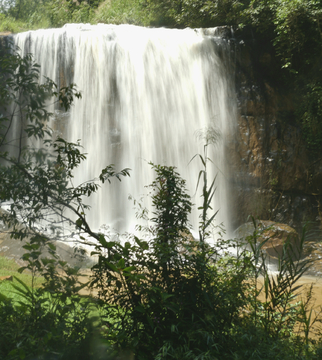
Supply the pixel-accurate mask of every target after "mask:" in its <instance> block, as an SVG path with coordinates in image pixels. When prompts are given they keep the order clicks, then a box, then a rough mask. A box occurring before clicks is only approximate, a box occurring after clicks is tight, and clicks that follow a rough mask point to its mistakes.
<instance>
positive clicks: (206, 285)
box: [92, 165, 249, 359]
mask: <svg viewBox="0 0 322 360" xmlns="http://www.w3.org/2000/svg"><path fill="white" fill-rule="evenodd" d="M152 166H153V168H154V170H155V171H156V180H155V181H154V182H153V183H152V184H151V188H152V190H153V192H152V195H151V197H152V203H153V206H154V210H153V217H152V218H151V219H150V222H151V224H153V225H152V226H149V227H147V228H146V229H145V232H143V234H142V236H143V239H140V238H139V237H137V236H130V239H129V241H127V242H125V243H124V245H122V244H120V243H118V242H115V241H107V240H106V239H105V238H104V236H103V235H102V237H101V240H100V245H99V246H97V252H95V253H96V254H98V255H99V262H98V264H97V265H96V266H94V268H93V270H94V277H93V281H92V286H94V287H96V288H98V290H99V295H100V297H101V299H102V300H103V301H104V303H105V306H106V308H107V311H108V312H109V313H110V318H113V319H114V320H113V321H112V322H111V333H110V337H109V339H110V340H112V341H114V342H115V344H116V346H120V347H122V348H130V349H133V351H134V352H135V354H136V357H137V358H138V359H152V358H155V359H161V358H162V359H163V358H175V359H183V358H184V359H197V358H205V359H214V358H215V357H216V356H219V354H223V353H224V352H225V351H226V350H225V347H226V346H228V343H229V338H227V339H226V340H227V341H226V340H223V337H224V336H225V334H227V333H228V332H229V328H230V327H231V326H234V325H236V324H237V323H238V322H239V314H240V311H241V310H242V309H243V308H244V306H246V302H245V300H246V295H245V293H246V289H247V287H248V286H247V284H246V283H245V282H244V280H245V278H246V276H247V271H248V266H249V264H247V263H248V261H249V259H248V258H242V257H237V258H231V257H228V258H227V259H226V258H220V257H219V254H218V252H219V250H221V251H224V249H225V248H226V247H227V244H226V243H225V242H223V241H222V242H221V245H218V246H217V247H216V248H215V247H213V246H211V245H209V244H207V243H206V242H205V239H201V241H196V240H194V239H193V238H192V236H191V235H190V233H189V224H188V215H189V213H190V211H191V206H192V205H191V202H190V199H189V196H188V195H187V194H186V191H185V181H184V180H182V179H181V178H180V176H179V174H178V173H176V172H175V169H174V168H173V167H166V166H155V165H152ZM200 234H201V235H202V234H204V231H203V230H201V232H200Z"/></svg>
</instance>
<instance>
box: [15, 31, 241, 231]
mask: <svg viewBox="0 0 322 360" xmlns="http://www.w3.org/2000/svg"><path fill="white" fill-rule="evenodd" d="M15 44H16V45H18V47H19V48H20V51H21V53H22V54H26V53H32V54H33V56H34V59H35V61H36V62H37V63H38V64H39V65H40V66H41V68H40V71H41V76H47V77H49V78H51V79H53V80H54V81H55V82H56V83H57V84H58V85H59V86H65V85H66V84H70V83H71V82H73V83H76V84H77V88H78V89H79V90H80V91H81V92H82V99H81V100H76V101H75V105H74V106H73V108H72V110H71V112H70V113H69V114H68V116H64V117H60V118H59V120H58V118H56V119H53V123H52V124H51V126H52V127H53V128H55V129H57V131H59V132H61V135H62V136H63V137H65V138H66V139H67V140H69V141H73V142H76V141H77V140H78V139H80V140H81V143H82V145H83V147H84V152H85V153H87V160H86V161H85V163H84V164H83V166H82V167H81V168H80V169H78V171H77V172H76V174H75V179H74V184H75V185H77V184H79V183H82V182H84V181H86V180H88V179H92V178H94V177H95V176H98V174H99V173H100V170H101V169H102V168H103V167H105V166H106V165H108V164H115V166H116V169H121V168H124V167H128V168H130V169H131V177H130V178H124V179H123V180H122V182H121V183H118V182H117V181H115V182H113V183H112V184H104V185H103V186H102V188H101V189H100V191H99V193H98V194H97V195H95V196H94V197H92V198H91V199H85V202H86V203H88V204H89V205H91V211H90V213H89V214H88V220H89V223H90V224H91V226H92V227H93V228H98V227H100V226H101V225H103V224H107V225H110V226H111V227H112V228H114V229H116V230H118V231H121V230H129V231H131V230H133V226H134V224H136V223H137V220H136V219H135V210H134V209H133V207H134V206H133V202H131V201H129V200H128V196H129V195H131V196H132V197H133V198H135V199H137V200H139V199H141V198H142V197H143V198H145V196H144V195H145V194H146V193H148V191H149V190H148V188H146V187H145V186H146V185H148V184H150V183H151V182H152V181H153V179H154V173H153V171H152V170H151V166H150V165H149V164H148V163H149V162H150V161H151V162H153V163H155V164H161V165H171V166H176V167H177V171H178V172H179V173H180V174H181V176H182V177H183V178H184V179H185V180H186V181H187V188H188V190H189V192H190V194H191V196H192V201H193V203H195V204H197V206H198V205H200V201H201V200H200V194H198V195H196V194H195V189H196V184H197V180H198V174H199V171H200V170H201V168H202V166H201V163H200V161H198V159H197V158H195V159H194V160H193V161H191V162H190V160H191V159H192V158H193V157H194V156H195V155H196V154H202V153H203V146H204V144H205V142H204V141H202V140H200V139H199V140H198V138H197V136H196V134H197V133H198V132H200V131H201V130H205V129H207V128H209V127H213V128H215V129H216V131H218V132H219V133H220V140H219V141H218V142H217V144H216V146H213V147H211V149H212V150H211V152H210V153H209V154H208V155H209V157H210V158H211V159H212V161H213V164H211V166H210V164H209V166H210V168H211V169H210V171H209V181H210V179H211V178H212V177H214V176H216V175H217V179H216V186H217V191H216V198H215V199H214V204H213V209H214V210H219V212H218V215H217V223H221V222H223V223H224V225H225V227H226V228H227V230H228V231H229V224H230V213H231V210H230V209H229V206H228V203H229V201H228V199H229V188H228V178H229V169H228V168H227V166H226V164H227V160H226V159H225V149H226V139H227V138H228V137H229V134H230V133H231V132H232V131H233V129H234V126H235V106H236V105H235V100H234V96H233V94H234V91H233V87H232V85H233V84H232V81H231V74H230V73H229V66H228V65H229V61H228V60H229V44H228V43H227V41H226V42H225V41H224V40H223V39H221V38H220V36H217V35H216V30H215V29H208V30H207V31H206V30H201V29H200V30H193V29H185V30H178V29H171V30H170V29H164V28H159V29H153V28H143V27H136V26H132V25H118V26H116V25H102V24H100V25H95V26H92V25H80V24H77V25H76V24H68V25H65V26H64V27H63V28H61V29H49V30H37V31H29V32H26V33H21V34H17V35H16V36H15ZM65 115H66V114H65ZM143 204H147V203H144V201H143ZM147 206H148V205H147ZM191 222H192V224H193V227H194V228H196V227H197V225H198V214H197V211H194V213H193V214H192V218H191Z"/></svg>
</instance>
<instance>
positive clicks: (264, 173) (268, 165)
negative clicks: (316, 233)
mask: <svg viewBox="0 0 322 360" xmlns="http://www.w3.org/2000/svg"><path fill="white" fill-rule="evenodd" d="M236 42H237V44H236V62H235V66H236V68H235V74H236V92H237V101H238V125H237V128H236V133H235V137H234V140H233V141H232V142H231V144H230V147H229V161H230V162H231V168H232V176H231V181H232V182H233V184H234V186H233V188H234V190H233V196H232V201H233V202H234V208H235V209H238V211H236V214H235V219H236V223H235V224H234V225H235V226H236V227H237V226H238V225H240V224H241V223H243V222H245V221H246V218H245V217H246V216H247V215H253V216H255V217H256V218H260V219H265V220H273V221H277V222H282V223H286V224H288V225H291V226H293V227H295V228H299V227H300V226H301V224H302V223H303V222H305V221H315V222H316V224H317V225H318V226H321V221H322V159H321V158H320V159H319V160H318V159H314V158H311V157H310V156H309V154H308V152H307V151H306V147H305V144H304V142H303V140H302V137H301V133H300V129H299V127H298V126H297V124H296V123H295V120H294V116H293V114H294V104H295V101H298V100H297V99H296V94H295V93H294V92H293V91H291V90H283V89H282V87H281V86H280V84H279V81H278V79H276V72H274V69H275V68H276V64H275V63H274V58H273V56H272V55H271V53H270V51H269V50H267V48H265V47H264V46H263V47H261V46H260V44H257V45H256V44H250V45H247V43H246V45H245V43H244V42H243V41H240V39H239V41H236ZM271 74H275V75H271ZM273 76H275V78H274V77H273Z"/></svg>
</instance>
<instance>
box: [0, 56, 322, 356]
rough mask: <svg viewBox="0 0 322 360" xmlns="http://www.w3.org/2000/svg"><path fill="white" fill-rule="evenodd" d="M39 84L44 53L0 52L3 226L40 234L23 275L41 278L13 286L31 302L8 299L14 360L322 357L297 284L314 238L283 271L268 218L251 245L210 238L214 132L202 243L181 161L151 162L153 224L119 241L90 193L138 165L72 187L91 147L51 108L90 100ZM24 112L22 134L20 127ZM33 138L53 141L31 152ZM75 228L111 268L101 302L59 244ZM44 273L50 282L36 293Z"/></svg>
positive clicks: (5, 321) (3, 309) (31, 238)
mask: <svg viewBox="0 0 322 360" xmlns="http://www.w3.org/2000/svg"><path fill="white" fill-rule="evenodd" d="M38 77H39V71H38V65H37V64H35V63H34V62H33V60H32V57H31V56H26V57H24V58H22V57H20V56H19V55H18V54H16V53H9V52H4V53H3V54H2V56H1V57H0V80H1V81H0V109H1V116H0V178H1V182H0V204H1V205H2V204H4V203H5V204H7V205H8V210H7V211H6V212H5V211H3V212H1V213H0V220H1V222H2V223H3V225H4V226H5V227H6V228H8V229H10V232H11V237H12V241H20V240H21V239H26V240H27V242H26V245H24V249H25V250H26V253H25V254H24V256H23V260H24V262H25V265H24V266H23V267H21V268H20V269H19V270H18V271H19V272H21V273H23V272H25V271H28V273H29V274H31V276H32V282H31V284H29V285H28V284H26V283H25V282H24V281H23V280H21V279H16V280H15V281H14V282H13V284H12V286H13V289H14V290H15V291H16V292H17V293H18V294H19V295H20V299H19V300H15V299H10V298H9V297H8V296H6V293H5V292H4V293H1V292H0V323H1V327H0V358H1V359H4V360H24V359H25V360H63V359H64V360H65V359H66V360H73V359H75V360H82V359H84V360H91V359H93V360H94V359H95V360H107V359H110V360H111V359H114V360H118V359H133V356H134V357H135V359H137V360H151V359H155V360H160V359H165V360H166V359H178V360H182V359H187V360H189V359H191V360H196V359H209V360H214V359H221V360H238V359H240V360H249V359H264V360H294V359H295V360H304V359H306V360H319V359H321V356H322V333H321V328H320V327H318V328H317V329H316V332H315V339H314V340H313V339H312V331H313V328H312V325H313V324H314V323H316V324H318V323H319V322H320V320H321V317H320V314H319V312H317V313H316V312H315V309H313V308H312V292H311V290H308V292H307V295H306V297H304V298H303V299H300V298H299V297H298V296H296V291H298V290H299V289H300V286H299V285H298V280H299V279H300V278H301V276H302V275H303V274H304V273H305V271H306V270H307V268H308V266H309V265H310V264H309V262H308V261H306V260H301V261H298V260H299V257H300V255H301V253H302V251H303V244H304V240H305V237H304V234H305V233H303V236H302V237H301V241H300V242H299V243H298V244H296V245H294V244H293V245H292V244H291V243H290V242H286V243H285V245H284V247H283V252H282V255H281V257H280V259H279V268H278V272H277V274H276V275H275V276H272V275H270V273H269V271H268V268H267V265H266V261H265V254H264V252H263V251H262V243H261V242H260V241H259V239H260V236H261V235H262V231H266V229H263V230H260V229H258V228H257V226H256V222H255V221H254V227H255V230H254V232H253V234H252V235H251V236H250V237H248V238H247V239H246V242H247V244H248V246H249V249H250V251H246V250H245V249H244V248H243V247H238V244H237V243H236V242H233V241H225V240H223V239H221V237H220V234H219V239H218V241H217V243H216V245H211V244H209V243H208V242H207V238H208V237H209V236H211V235H212V234H213V233H214V232H218V228H216V227H214V226H213V219H214V218H215V216H216V212H215V211H214V210H213V209H212V207H211V204H212V198H213V196H214V193H215V191H216V189H215V180H211V179H209V178H208V171H207V164H208V163H209V161H210V160H209V159H208V156H207V149H208V147H209V146H212V143H211V142H209V139H210V138H211V136H208V135H209V133H208V132H209V131H211V129H208V130H207V133H206V134H205V138H204V139H205V145H204V153H203V154H199V155H198V156H197V157H196V158H195V159H194V160H193V161H197V160H200V173H199V174H196V178H197V179H199V180H198V181H197V182H198V185H199V186H200V188H201V189H200V190H201V194H202V195H201V196H202V205H201V206H200V208H199V210H200V217H199V239H198V240H195V239H193V238H191V237H190V236H189V229H190V224H189V221H188V215H189V213H190V211H191V208H192V206H193V204H192V203H191V199H190V197H189V195H188V194H187V192H186V188H185V180H184V179H182V178H181V177H180V175H179V174H178V173H177V172H176V169H175V168H174V167H171V166H161V165H155V164H151V166H152V168H153V169H154V171H155V180H154V181H153V182H152V184H151V185H150V189H151V199H152V204H153V211H152V214H149V213H148V212H147V211H146V210H144V211H143V213H141V214H140V217H141V219H143V220H144V219H145V220H147V221H148V222H147V224H148V225H147V226H141V227H140V232H139V234H136V235H134V234H126V236H127V238H126V239H124V241H122V242H120V241H119V240H118V239H116V238H115V237H109V236H108V235H106V234H102V233H97V232H95V231H93V230H92V229H91V226H90V224H89V223H88V222H87V216H86V214H87V213H88V212H89V211H90V209H89V207H88V206H87V205H86V198H87V197H89V196H91V194H93V193H95V192H97V191H98V190H99V187H100V186H103V184H104V183H105V185H107V186H108V183H109V182H110V181H118V180H121V179H124V180H125V177H127V176H128V175H129V169H123V170H121V171H119V172H116V171H115V170H114V167H113V166H112V165H108V166H107V167H106V168H104V169H103V170H102V172H101V174H99V176H98V177H97V180H90V181H88V182H86V183H83V184H80V185H79V186H76V187H75V186H74V185H73V181H72V179H73V173H74V170H75V169H76V168H77V167H78V166H79V165H80V164H81V163H82V161H84V159H85V158H86V155H85V154H83V153H82V151H81V147H80V145H79V144H74V143H70V142H67V141H66V140H64V139H61V138H59V137H57V135H56V134H55V133H54V132H53V131H52V130H51V129H50V128H49V127H48V120H49V119H50V117H52V116H53V114H51V113H49V112H48V111H47V110H46V107H45V104H46V102H47V101H49V100H54V101H56V107H57V108H60V109H62V110H64V109H65V110H67V109H68V108H69V107H70V106H72V103H73V99H74V97H75V96H76V97H79V96H80V94H79V92H78V91H77V90H76V88H75V85H70V86H68V87H65V88H62V89H59V90H58V89H57V86H56V84H55V83H53V82H52V81H51V80H50V79H47V81H46V82H45V84H43V85H39V83H38ZM16 114H18V115H19V117H18V118H15V115H16ZM14 118H15V121H16V125H17V126H16V132H15V134H14V135H15V136H13V134H12V133H11V132H10V130H11V128H12V124H13V121H14ZM30 138H31V139H38V141H42V142H43V143H44V147H43V148H42V149H40V148H34V147H32V146H30V145H28V141H27V139H30ZM126 180H127V181H130V179H126ZM65 209H68V210H69V212H71V213H73V214H74V220H73V219H72V218H70V217H67V216H66V213H65V212H64V210H65ZM48 214H50V216H48ZM65 222H68V223H69V224H70V225H71V226H73V228H74V229H75V231H76V232H77V234H78V235H79V236H80V239H83V240H84V239H85V238H84V235H85V234H86V235H89V236H91V237H92V238H94V239H95V240H96V247H95V250H94V253H95V254H96V255H97V256H98V262H97V264H96V265H94V266H93V268H92V271H93V276H92V278H91V281H90V283H89V284H87V285H88V286H89V287H90V288H91V289H93V290H94V291H95V295H93V296H89V297H84V296H80V295H79V291H80V290H81V289H83V288H84V286H86V284H82V283H80V282H79V278H78V275H79V274H78V269H74V268H70V267H68V266H67V264H66V263H65V262H64V261H61V260H60V259H59V258H58V256H57V254H56V248H55V245H54V244H53V242H52V241H50V240H52V239H61V238H62V237H61V235H62V232H61V226H62V225H63V224H64V223H65ZM41 224H42V225H43V226H44V229H41ZM45 228H46V229H50V237H49V235H48V232H46V231H45ZM219 231H220V229H219ZM231 246H234V247H237V249H238V251H237V256H231V255H230V254H229V247H231ZM45 248H46V249H47V251H48V252H49V254H50V256H49V257H47V258H45V257H44V255H43V249H45ZM39 275H41V276H42V277H43V279H44V281H43V283H42V286H35V282H34V279H35V278H36V277H37V276H39ZM259 277H262V278H263V286H259V284H258V279H259ZM17 282H18V284H17ZM18 285H19V286H18ZM0 290H1V288H0ZM260 295H261V297H262V298H263V300H259V296H260ZM21 298H22V300H21ZM93 310H94V312H93ZM93 314H94V315H95V316H93Z"/></svg>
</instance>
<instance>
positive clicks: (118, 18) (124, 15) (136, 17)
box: [92, 0, 152, 26]
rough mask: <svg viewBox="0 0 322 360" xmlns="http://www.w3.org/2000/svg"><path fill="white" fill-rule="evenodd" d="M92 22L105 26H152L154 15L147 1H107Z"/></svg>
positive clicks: (102, 4) (100, 6)
mask: <svg viewBox="0 0 322 360" xmlns="http://www.w3.org/2000/svg"><path fill="white" fill-rule="evenodd" d="M92 21H93V22H95V23H105V24H134V25H144V26H147V25H150V23H151V21H152V14H151V11H150V9H149V4H148V2H147V1H143V0H106V1H104V2H102V3H101V4H100V5H99V7H98V8H97V10H96V11H95V14H94V15H93V18H92Z"/></svg>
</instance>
